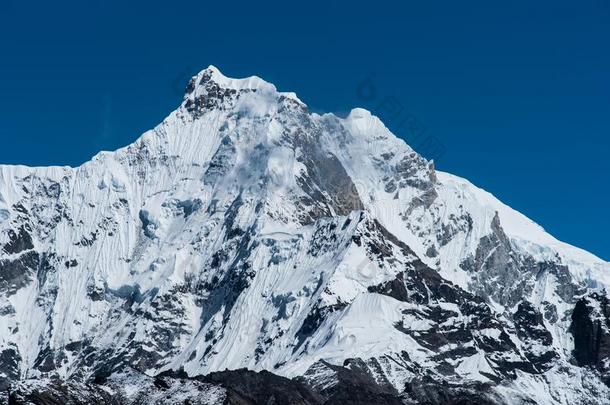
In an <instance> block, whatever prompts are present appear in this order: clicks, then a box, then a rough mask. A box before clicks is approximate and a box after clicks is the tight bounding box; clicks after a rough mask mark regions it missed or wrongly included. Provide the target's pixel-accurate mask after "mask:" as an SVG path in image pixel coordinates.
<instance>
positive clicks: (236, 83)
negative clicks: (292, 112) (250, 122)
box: [195, 65, 304, 104]
mask: <svg viewBox="0 0 610 405" xmlns="http://www.w3.org/2000/svg"><path fill="white" fill-rule="evenodd" d="M195 78H196V83H201V80H202V79H204V78H209V79H205V80H204V81H208V80H211V81H213V82H214V83H216V84H218V85H219V86H220V87H221V88H223V89H233V90H247V89H249V90H261V91H267V92H270V93H278V95H280V96H284V97H287V98H290V99H292V100H295V101H297V102H299V103H301V104H304V103H303V102H302V101H301V100H299V98H298V97H297V95H296V94H295V93H293V92H279V91H277V88H276V87H275V86H274V85H273V84H272V83H269V82H267V81H265V80H263V79H261V78H260V77H258V76H249V77H244V78H242V79H234V78H230V77H227V76H225V75H224V74H222V72H221V71H220V70H219V69H218V68H217V67H216V66H214V65H210V66H208V67H207V68H205V69H204V70H202V71H201V72H199V74H197V76H195Z"/></svg>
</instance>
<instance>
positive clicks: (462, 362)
mask: <svg viewBox="0 0 610 405" xmlns="http://www.w3.org/2000/svg"><path fill="white" fill-rule="evenodd" d="M608 285H610V264H608V263H607V262H604V261H602V260H601V259H599V258H597V257H595V256H593V255H591V254H589V253H587V252H584V251H582V250H580V249H577V248H575V247H572V246H569V245H567V244H564V243H562V242H559V241H557V240H556V239H554V238H553V237H552V236H550V235H548V234H547V233H546V232H545V231H544V230H543V229H542V228H541V227H540V226H538V225H536V224H535V223H534V222H532V221H531V220H529V219H528V218H526V217H524V216H523V215H521V214H520V213H518V212H516V211H514V210H512V209H511V208H509V207H507V206H506V205H504V204H502V203H501V202H500V201H498V200H497V199H496V198H494V197H493V196H492V195H491V194H489V193H487V192H485V191H483V190H481V189H479V188H477V187H475V186H474V185H472V184H470V183H469V182H468V181H466V180H464V179H461V178H458V177H455V176H452V175H450V174H446V173H440V172H436V171H435V169H434V166H433V164H432V162H428V161H426V160H425V159H424V158H422V157H421V156H419V155H418V154H417V153H416V152H415V151H413V150H412V149H411V148H410V147H409V146H408V145H406V144H405V143H404V142H403V141H402V140H400V139H398V138H396V137H395V136H394V135H393V134H391V133H390V132H389V131H388V130H387V128H386V127H385V126H384V125H383V124H382V123H381V122H380V121H379V119H378V118H376V117H374V116H372V115H371V114H370V113H369V112H368V111H366V110H362V109H354V110H352V112H351V113H350V114H349V115H348V116H347V117H346V118H339V117H336V116H334V115H332V114H326V115H318V114H312V113H309V111H308V110H307V106H306V105H305V104H303V102H301V101H300V100H299V99H298V98H297V96H296V95H294V94H293V93H282V92H279V91H277V90H276V88H275V87H274V86H273V85H272V84H269V83H267V82H265V81H263V80H262V79H260V78H258V77H251V78H246V79H229V78H227V77H225V76H223V75H222V74H221V73H220V72H219V71H218V70H217V69H216V68H214V67H209V68H208V69H205V70H204V71H202V72H201V73H199V74H198V75H197V76H196V77H194V78H193V79H192V80H191V82H190V83H189V86H188V88H187V91H186V95H185V97H184V101H183V103H182V104H181V105H180V107H179V108H178V109H177V110H176V111H174V112H172V113H171V114H170V115H169V116H168V117H167V118H166V119H165V120H164V121H163V122H162V123H161V124H160V125H159V126H157V127H156V128H155V129H153V130H151V131H149V132H147V133H145V134H144V135H143V136H142V137H141V138H140V139H138V140H137V141H136V142H135V143H134V144H132V145H130V146H128V147H126V148H123V149H120V150H118V151H116V152H102V153H100V154H98V155H97V156H95V157H94V158H93V159H92V160H91V161H90V162H88V163H85V164H84V165H82V166H81V167H78V168H69V167H50V168H28V167H22V166H0V372H1V373H2V375H3V381H4V384H5V385H6V384H10V383H11V381H13V382H14V381H19V380H27V379H32V378H39V377H54V376H57V377H60V378H63V379H70V380H74V381H81V382H82V381H88V380H90V379H93V378H94V377H96V376H97V377H99V376H102V375H103V376H109V375H112V374H114V373H118V372H123V371H124V370H125V368H126V367H132V368H135V369H137V370H139V371H141V372H144V373H146V374H148V375H151V376H154V375H157V374H159V373H161V372H165V371H169V370H184V372H186V373H187V374H188V375H190V376H196V375H205V374H209V373H211V372H215V371H219V370H225V369H239V368H248V369H251V370H254V371H261V370H268V371H271V372H273V373H275V374H278V375H281V376H286V377H291V378H292V377H299V378H302V379H304V381H307V384H309V385H310V386H312V387H318V392H320V393H322V394H320V395H322V396H323V395H324V393H326V392H328V390H329V389H330V388H329V387H333V386H335V385H336V384H338V381H340V377H338V376H341V375H343V374H342V373H347V372H348V371H347V370H351V371H349V372H351V373H353V372H355V371H354V370H358V372H359V373H364V374H366V375H368V376H370V377H372V378H374V380H375V381H376V382H377V383H378V384H379V385H380V386H383V387H387V389H388V390H392V392H394V393H395V394H396V395H398V396H400V397H401V398H402V401H403V402H405V403H409V401H411V403H413V402H414V401H423V398H425V399H426V400H427V401H429V402H431V403H443V402H442V401H443V398H450V397H451V395H453V394H452V393H457V394H455V395H458V394H459V395H462V394H463V393H464V392H466V393H468V394H469V395H474V396H476V397H479V398H485V400H488V401H491V402H488V403H511V404H512V403H514V404H518V403H533V402H527V401H535V403H538V404H575V403H600V404H602V403H607V402H608V401H610V390H609V389H608V388H607V386H606V385H605V384H604V382H608V380H607V375H608V374H610V373H609V370H610V338H609V337H608V336H609V335H608V331H609V330H610V322H609V321H608V319H609V316H608V314H610V310H608V307H607V302H606V299H605V292H603V291H602V289H603V288H605V287H606V286H608ZM607 347H608V349H607ZM591 396H594V398H596V399H591V400H590V401H593V402H586V400H585V399H586V398H589V397H591ZM481 400H482V399H481ZM587 400H589V399H587ZM595 401H597V402H595ZM481 403H483V402H481Z"/></svg>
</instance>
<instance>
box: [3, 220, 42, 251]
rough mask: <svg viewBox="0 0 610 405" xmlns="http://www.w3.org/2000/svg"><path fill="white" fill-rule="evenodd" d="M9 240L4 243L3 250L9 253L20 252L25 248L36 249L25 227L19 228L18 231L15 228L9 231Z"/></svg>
mask: <svg viewBox="0 0 610 405" xmlns="http://www.w3.org/2000/svg"><path fill="white" fill-rule="evenodd" d="M8 237H9V242H8V243H7V244H6V245H4V248H3V250H4V251H5V252H6V253H8V254H15V253H20V252H23V251H25V250H30V249H34V245H33V244H32V237H31V236H30V234H29V233H28V232H27V231H26V230H25V228H24V227H21V228H19V230H18V231H17V232H15V231H14V230H12V229H11V230H9V231H8Z"/></svg>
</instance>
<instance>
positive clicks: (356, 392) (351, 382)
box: [299, 360, 402, 405]
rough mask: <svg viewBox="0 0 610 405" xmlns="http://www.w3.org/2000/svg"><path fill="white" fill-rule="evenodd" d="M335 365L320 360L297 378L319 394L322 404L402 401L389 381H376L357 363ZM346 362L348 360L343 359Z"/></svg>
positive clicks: (369, 404) (392, 403)
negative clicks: (346, 365) (341, 365)
mask: <svg viewBox="0 0 610 405" xmlns="http://www.w3.org/2000/svg"><path fill="white" fill-rule="evenodd" d="M351 363H356V366H355V367H352V368H348V367H339V366H333V365H331V364H328V363H326V362H324V361H320V362H318V363H316V364H314V365H313V366H312V367H311V368H310V369H309V370H308V372H307V373H306V374H305V376H303V377H302V378H300V379H299V380H300V381H304V382H306V383H307V384H309V385H310V386H311V387H312V388H313V389H314V390H315V391H316V392H318V393H319V395H320V396H321V397H322V399H323V402H322V403H324V404H328V405H331V404H333V405H334V404H336V405H340V404H354V405H377V404H379V405H382V404H383V405H400V404H402V401H401V400H400V397H399V395H398V393H397V392H396V390H395V389H394V388H393V387H392V386H391V385H390V384H389V383H385V384H383V383H382V384H378V383H377V382H376V381H375V380H374V379H373V377H372V376H371V375H370V374H369V373H367V372H366V371H364V369H362V368H360V367H358V364H357V363H358V361H356V360H354V361H351ZM347 364H348V365H349V364H350V362H348V363H347Z"/></svg>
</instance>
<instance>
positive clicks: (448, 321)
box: [369, 263, 554, 382]
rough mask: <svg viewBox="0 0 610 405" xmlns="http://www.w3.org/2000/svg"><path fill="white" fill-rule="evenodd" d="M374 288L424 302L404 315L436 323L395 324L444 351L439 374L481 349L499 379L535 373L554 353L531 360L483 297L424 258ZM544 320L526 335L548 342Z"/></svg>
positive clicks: (448, 372) (438, 361)
mask: <svg viewBox="0 0 610 405" xmlns="http://www.w3.org/2000/svg"><path fill="white" fill-rule="evenodd" d="M369 291H370V292H376V293H379V294H384V295H388V296H390V297H393V298H395V299H397V300H399V301H403V302H409V303H414V304H418V305H419V307H417V308H416V309H411V310H407V311H405V315H409V316H413V317H415V318H416V319H420V320H422V321H429V322H430V323H431V324H432V325H433V326H432V327H430V328H429V329H427V330H418V331H414V330H411V329H409V328H407V327H405V326H404V325H403V324H402V323H401V322H398V323H397V324H396V325H395V327H396V329H398V330H399V331H401V332H403V333H406V334H408V335H409V336H411V337H412V338H413V339H415V340H416V341H417V342H418V343H419V344H420V345H421V346H423V347H425V348H428V349H430V350H434V351H435V352H438V353H439V354H438V355H436V357H435V363H436V364H437V365H436V366H435V371H436V372H437V373H438V374H440V375H444V376H447V377H451V376H452V375H454V373H455V367H454V366H453V365H452V364H456V362H459V361H460V360H461V359H464V358H467V357H470V356H472V355H474V354H476V353H477V352H480V351H482V352H483V353H484V354H485V357H486V359H487V361H488V362H489V364H490V366H491V367H492V369H493V370H494V373H495V375H489V376H488V377H489V378H490V379H492V380H495V381H498V382H499V381H500V380H502V379H506V378H508V379H512V378H515V376H516V374H515V371H516V370H522V371H525V372H528V373H536V372H538V371H537V366H536V365H537V364H539V367H543V366H545V365H547V363H548V362H550V361H551V360H552V359H553V358H554V352H553V353H550V354H548V355H547V356H541V358H538V357H536V356H535V355H533V354H532V360H530V359H528V358H523V357H522V356H521V355H520V353H519V350H518V349H517V347H516V346H515V344H514V343H513V341H512V340H511V339H510V336H509V334H508V333H507V331H506V330H505V328H504V325H503V323H502V322H501V321H500V320H499V319H497V318H496V316H495V315H494V314H493V312H492V310H491V309H490V308H489V306H488V305H487V304H486V303H485V302H484V301H483V300H482V299H481V298H479V297H477V296H474V295H472V294H470V293H468V292H466V291H464V290H462V289H460V288H459V287H457V286H455V285H453V284H452V283H451V282H449V281H447V280H444V279H443V278H442V277H441V276H440V275H439V274H438V273H437V272H435V271H434V270H432V269H430V268H427V267H426V266H425V265H424V264H423V263H420V264H419V266H416V267H415V268H414V269H411V270H407V271H405V272H403V273H399V274H398V275H397V277H396V278H395V279H394V280H391V281H389V282H387V283H385V284H382V285H379V286H375V287H369ZM446 304H454V305H455V307H454V308H455V309H450V308H449V307H448V306H447V305H446ZM539 320H540V319H538V318H537V317H535V319H534V320H533V321H532V325H531V331H530V334H528V335H527V336H528V338H530V339H532V340H533V341H536V342H537V340H536V339H541V340H542V341H546V340H545V339H547V338H549V336H547V335H546V334H548V331H546V329H544V328H543V330H538V329H537V327H539V326H540V324H538V323H536V322H537V321H539ZM524 323H525V322H524ZM530 336H531V337H530Z"/></svg>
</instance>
